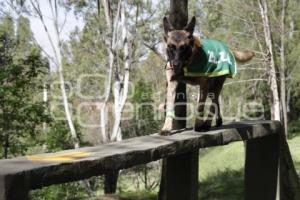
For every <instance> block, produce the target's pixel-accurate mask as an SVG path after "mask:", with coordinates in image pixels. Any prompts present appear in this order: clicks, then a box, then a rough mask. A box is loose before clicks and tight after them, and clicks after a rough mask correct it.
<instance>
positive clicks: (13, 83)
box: [0, 16, 49, 158]
mask: <svg viewBox="0 0 300 200" xmlns="http://www.w3.org/2000/svg"><path fill="white" fill-rule="evenodd" d="M24 22H28V21H27V20H26V19H25V18H23V19H22V20H19V23H18V31H17V33H16V31H15V30H14V23H13V21H12V18H11V17H9V16H7V17H5V18H4V20H3V21H2V22H1V24H0V67H1V71H0V93H1V95H0V110H1V115H0V130H1V131H0V139H1V140H0V141H1V143H2V145H1V146H2V147H3V149H2V154H3V155H2V157H3V158H7V157H8V156H9V155H18V154H24V153H25V152H26V150H27V149H28V147H29V145H28V141H30V139H31V138H33V137H34V136H36V135H37V134H39V133H40V125H41V124H42V123H43V122H47V121H49V117H48V116H47V114H46V107H45V105H44V103H43V102H42V99H41V98H37V97H38V95H39V94H40V93H39V92H38V91H40V92H41V91H42V85H43V82H42V77H43V75H45V73H47V70H48V63H47V61H46V60H45V59H43V58H42V56H41V52H40V51H39V50H38V49H37V47H35V46H34V45H32V44H30V41H31V38H30V32H26V31H24V30H25V29H27V30H29V24H28V23H24ZM20 27H22V28H23V29H21V28H20ZM21 35H22V37H21ZM21 38H22V39H23V40H24V41H23V42H21ZM25 41H27V42H25ZM25 46H27V47H26V50H25V49H23V50H24V51H23V52H22V53H21V52H20V50H21V49H22V48H24V47H25Z"/></svg>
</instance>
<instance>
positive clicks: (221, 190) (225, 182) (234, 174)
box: [199, 170, 244, 200]
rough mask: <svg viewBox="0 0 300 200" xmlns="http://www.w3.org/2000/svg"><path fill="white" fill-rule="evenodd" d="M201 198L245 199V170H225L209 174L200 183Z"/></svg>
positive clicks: (210, 199)
mask: <svg viewBox="0 0 300 200" xmlns="http://www.w3.org/2000/svg"><path fill="white" fill-rule="evenodd" d="M199 197H200V198H199V199H200V200H202V199H203V200H242V199H244V172H243V170H240V171H231V170H225V171H223V172H218V173H216V174H214V175H212V176H209V177H208V178H207V179H206V180H204V181H201V182H200V185H199Z"/></svg>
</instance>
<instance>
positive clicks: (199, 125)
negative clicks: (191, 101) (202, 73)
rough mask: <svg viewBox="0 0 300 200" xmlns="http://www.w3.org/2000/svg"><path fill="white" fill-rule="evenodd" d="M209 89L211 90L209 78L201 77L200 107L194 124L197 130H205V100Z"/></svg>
mask: <svg viewBox="0 0 300 200" xmlns="http://www.w3.org/2000/svg"><path fill="white" fill-rule="evenodd" d="M208 90H209V85H208V81H207V79H201V81H200V90H199V97H198V109H197V111H198V113H197V116H196V120H195V125H194V130H195V131H203V130H205V126H204V125H205V124H204V119H203V117H204V107H205V101H206V98H207V94H208Z"/></svg>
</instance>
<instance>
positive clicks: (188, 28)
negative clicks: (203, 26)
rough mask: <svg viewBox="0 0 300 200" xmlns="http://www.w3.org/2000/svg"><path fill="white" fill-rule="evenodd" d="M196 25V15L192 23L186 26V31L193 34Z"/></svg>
mask: <svg viewBox="0 0 300 200" xmlns="http://www.w3.org/2000/svg"><path fill="white" fill-rule="evenodd" d="M195 25H196V17H195V16H194V17H193V18H192V20H191V21H190V23H189V24H188V25H187V26H186V27H185V28H184V30H185V31H187V32H189V33H190V34H191V35H193V33H194V30H195Z"/></svg>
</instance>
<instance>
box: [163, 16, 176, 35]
mask: <svg viewBox="0 0 300 200" xmlns="http://www.w3.org/2000/svg"><path fill="white" fill-rule="evenodd" d="M163 24H164V30H165V35H168V33H169V32H170V31H173V30H174V27H173V26H172V25H171V23H170V21H169V19H168V18H167V17H164V19H163Z"/></svg>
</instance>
